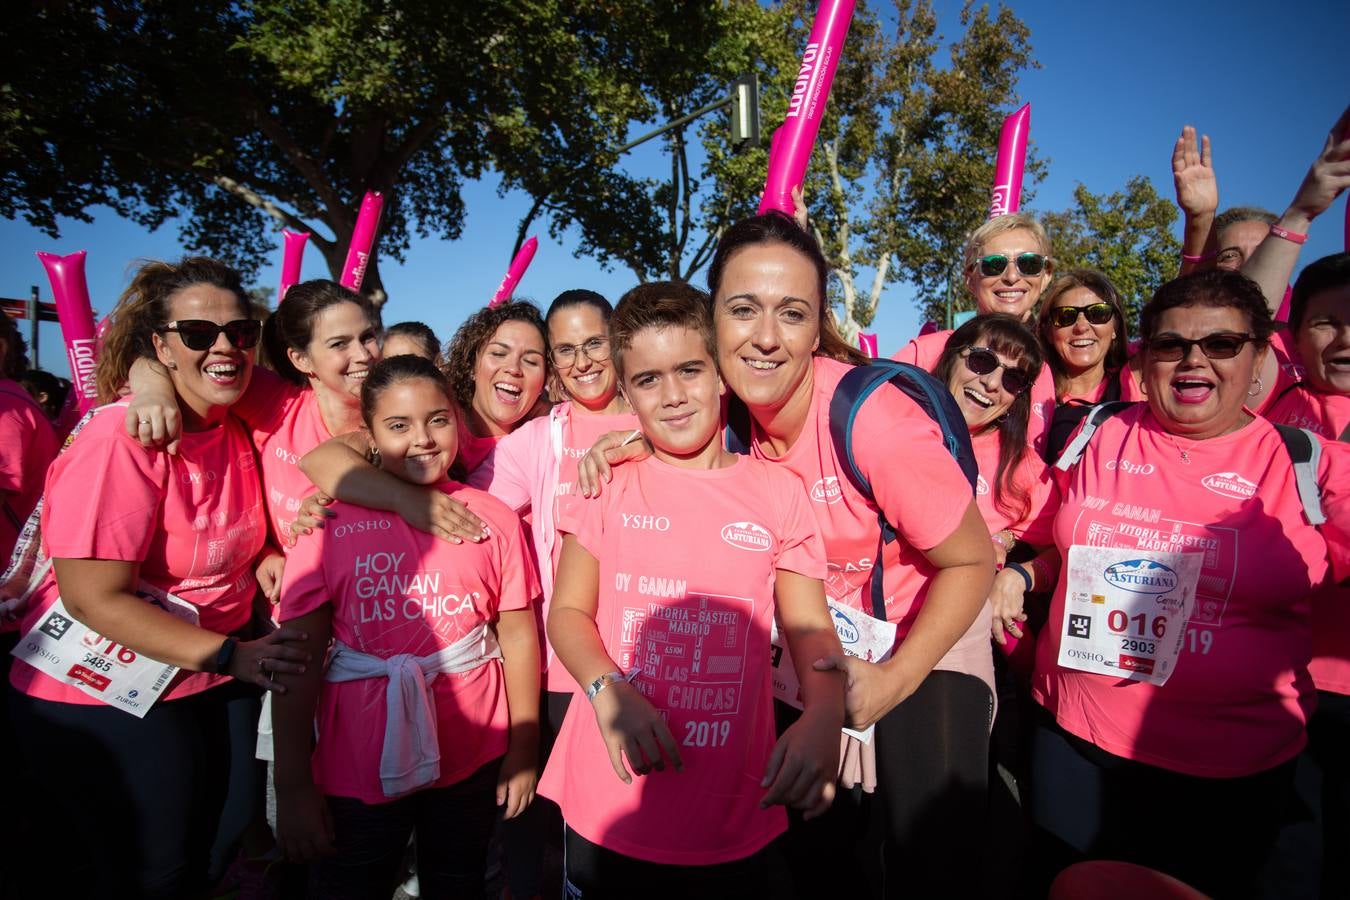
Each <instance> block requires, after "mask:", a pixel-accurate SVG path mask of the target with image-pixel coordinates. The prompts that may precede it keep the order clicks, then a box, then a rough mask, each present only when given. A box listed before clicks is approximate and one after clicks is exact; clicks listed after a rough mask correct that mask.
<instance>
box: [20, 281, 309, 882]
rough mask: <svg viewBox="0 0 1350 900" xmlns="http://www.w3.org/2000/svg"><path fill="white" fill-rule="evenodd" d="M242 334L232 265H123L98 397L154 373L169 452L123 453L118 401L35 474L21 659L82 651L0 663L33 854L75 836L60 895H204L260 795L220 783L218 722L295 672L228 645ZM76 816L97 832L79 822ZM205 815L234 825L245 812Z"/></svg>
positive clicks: (250, 499)
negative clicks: (39, 541) (35, 776)
mask: <svg viewBox="0 0 1350 900" xmlns="http://www.w3.org/2000/svg"><path fill="white" fill-rule="evenodd" d="M258 334H259V327H258V322H257V321H255V320H253V319H252V318H251V316H250V309H249V304H248V301H247V299H246V297H245V294H244V289H243V286H242V285H241V284H240V280H239V275H238V273H236V272H235V271H234V270H233V269H230V268H228V267H227V266H225V265H224V264H222V263H219V262H216V261H215V260H210V259H202V258H193V259H186V260H183V261H182V262H181V263H178V264H175V265H170V264H166V263H147V264H146V265H144V266H142V267H141V269H140V270H139V271H138V272H137V274H136V276H135V278H134V279H133V280H132V283H131V286H130V287H128V288H127V290H126V292H125V293H124V294H123V296H122V298H121V300H120V301H119V302H118V305H117V307H116V309H115V310H114V312H113V324H112V327H111V328H110V329H109V331H108V333H107V335H106V337H105V339H104V345H103V350H102V354H101V356H100V358H99V362H98V369H97V383H98V386H99V393H100V396H101V397H102V398H103V399H104V400H105V401H111V400H115V399H116V397H117V389H118V388H119V387H120V385H121V384H122V383H123V382H124V380H125V378H126V376H127V372H128V370H129V369H130V367H131V364H132V361H133V360H135V359H138V358H154V359H157V360H158V361H159V363H160V364H161V365H163V366H164V367H165V369H166V371H167V372H168V374H169V378H170V381H171V383H172V385H173V388H174V397H175V402H176V405H177V406H178V407H179V408H180V409H181V410H182V418H183V435H182V439H181V442H180V445H179V447H178V453H177V454H176V455H169V454H168V453H165V452H163V451H156V450H146V449H144V448H142V447H141V446H140V445H139V444H138V443H137V442H136V441H135V440H134V439H132V438H131V437H130V436H128V435H127V434H126V433H125V430H124V428H123V424H122V420H123V416H124V411H125V406H124V404H121V403H113V404H112V405H109V406H105V407H102V408H100V409H99V410H97V411H95V412H94V414H93V416H92V418H91V419H89V421H88V422H87V423H86V424H85V425H84V427H83V429H82V430H81V432H80V434H79V435H78V436H77V437H76V439H75V440H74V442H73V443H72V444H71V446H70V447H69V449H68V450H67V451H66V452H65V453H64V454H62V455H61V456H60V457H58V459H57V461H56V462H55V463H54V464H53V465H52V468H51V471H50V473H49V475H48V479H47V488H46V495H45V496H46V500H45V503H44V509H43V516H42V534H43V540H44V543H45V546H46V550H47V552H48V554H49V555H50V557H51V558H52V560H53V566H52V569H51V571H50V572H49V573H48V574H47V575H46V576H45V577H44V579H43V581H42V582H41V584H40V585H39V586H38V588H37V590H36V591H35V593H34V594H33V596H32V598H31V601H30V605H29V608H28V609H27V610H26V612H25V613H24V615H23V620H22V623H21V627H22V630H23V632H24V633H25V635H26V637H25V639H24V640H23V641H21V642H20V644H21V647H22V646H23V645H24V643H25V642H26V641H27V642H30V643H32V641H30V637H31V636H34V635H37V634H38V633H39V632H41V634H43V635H46V636H47V637H50V638H53V639H55V640H56V641H59V640H60V639H62V638H66V639H69V640H72V641H81V638H79V637H77V635H81V634H83V636H84V639H83V640H82V641H81V643H82V645H83V646H82V647H81V648H80V649H79V650H75V651H62V650H61V649H60V645H59V644H58V645H57V649H56V650H51V649H48V650H47V651H45V653H46V654H53V653H54V654H57V655H58V656H59V655H60V654H61V653H62V652H66V653H71V652H73V653H74V655H73V656H71V657H70V658H69V659H65V658H62V659H61V660H60V661H59V662H58V661H57V660H55V659H53V657H52V656H51V655H45V656H44V657H43V658H42V659H39V658H37V657H29V658H30V659H32V661H33V663H32V664H31V665H30V664H29V663H28V662H25V661H23V660H22V659H21V660H16V661H15V663H14V668H13V671H12V672H11V675H10V683H11V684H12V686H13V688H14V690H13V691H12V692H11V694H10V707H11V712H12V714H13V716H14V719H15V724H16V728H17V733H18V735H19V739H20V750H21V751H22V753H23V755H24V757H25V758H26V760H27V762H28V764H29V765H30V767H31V768H32V771H33V772H34V773H42V774H43V788H42V795H41V800H40V802H34V803H32V804H31V805H29V806H28V808H27V812H26V813H25V820H24V827H25V828H26V829H31V830H34V831H36V832H37V833H38V834H40V835H41V841H40V842H41V844H42V845H43V846H58V845H63V846H71V844H70V839H69V835H70V833H71V832H70V830H71V827H72V823H82V822H83V823H85V825H81V826H80V828H81V833H82V834H83V835H85V838H84V839H82V840H80V841H79V842H78V843H77V844H76V845H74V847H75V849H74V850H73V851H72V852H71V853H69V854H66V855H65V856H64V857H63V862H62V866H63V869H62V877H63V878H66V879H67V880H68V881H69V883H70V884H80V885H89V884H99V885H101V886H102V888H103V889H104V890H105V891H107V892H108V893H109V894H110V895H117V896H138V897H161V896H162V897H182V896H187V895H190V894H193V893H195V892H196V891H197V890H198V889H200V888H204V887H205V884H204V880H205V877H206V864H207V852H208V850H209V849H210V847H211V845H212V843H213V840H218V839H219V838H220V837H221V836H220V835H218V834H217V833H216V832H217V828H218V826H219V825H220V823H221V822H222V821H223V818H222V815H223V807H224V805H225V804H226V803H227V802H229V803H239V804H243V805H247V804H249V803H251V802H252V801H253V800H254V799H255V798H256V797H257V796H259V795H258V793H257V785H256V784H249V785H242V786H241V785H236V784H232V783H231V781H232V779H233V778H235V777H237V776H238V775H239V774H240V773H247V772H249V771H251V766H250V765H249V764H248V763H242V764H241V763H240V762H239V761H238V760H232V758H231V757H232V753H236V752H240V746H239V742H232V740H231V735H232V733H233V731H234V729H233V728H232V724H231V723H232V722H239V721H244V722H246V721H248V713H249V711H250V710H251V714H252V716H253V719H254V720H255V721H256V716H257V703H258V686H262V687H270V688H273V689H281V688H280V687H279V686H278V685H276V684H275V683H274V682H273V681H272V676H273V675H274V674H275V673H279V672H298V671H302V670H303V669H304V667H305V663H306V662H307V661H308V659H309V658H308V656H307V655H306V654H305V653H304V651H302V650H300V649H297V648H295V647H293V646H292V645H291V644H290V643H289V642H290V641H293V640H295V639H297V638H299V637H301V635H299V634H298V633H297V632H294V631H291V630H289V629H281V630H278V631H274V632H272V633H271V634H270V635H268V636H266V637H263V638H260V639H256V640H250V639H249V637H248V632H247V629H248V626H249V622H250V619H251V617H252V611H253V600H254V596H255V593H256V591H257V587H258V585H257V581H256V579H255V577H254V565H255V561H256V558H257V557H258V555H259V552H260V551H261V549H262V547H263V543H264V539H265V537H266V526H265V524H264V518H263V514H262V493H261V491H260V489H259V484H258V474H257V468H256V466H255V464H254V458H253V449H252V447H251V446H250V445H249V442H248V437H247V435H246V434H245V433H244V431H243V429H242V428H241V427H240V426H239V424H238V423H237V422H236V421H235V420H234V419H232V418H231V417H230V416H229V415H228V412H229V409H230V407H231V406H233V405H234V404H235V403H236V402H237V401H238V400H239V397H240V396H241V394H242V393H243V391H244V389H245V388H246V386H247V385H248V382H249V379H250V377H251V375H252V373H253V354H254V350H253V348H254V346H255V345H256V344H257V341H258ZM146 427H147V428H148V424H147V425H146ZM58 593H59V595H60V596H59V597H58ZM164 595H168V596H167V598H166V597H165V596H164ZM151 596H158V597H159V599H158V600H147V599H146V598H147V597H151ZM175 598H176V599H175ZM58 604H59V605H58ZM170 609H173V610H175V612H170V611H169V610H170ZM85 627H87V628H88V629H89V632H85V631H84V628H85ZM95 632H96V633H97V636H95V635H94V634H92V633H95ZM100 636H101V637H100ZM105 642H109V643H105ZM90 647H92V648H93V652H91V651H90V650H89V649H87V648H90ZM112 647H116V648H117V649H116V652H115V653H114V651H113V649H111V648H112ZM100 648H103V650H106V655H100V653H102V652H103V651H101V650H100ZM147 661H148V662H149V663H151V668H152V669H154V668H156V666H155V664H164V665H168V666H176V667H177V673H176V674H172V673H173V672H174V670H173V669H169V670H167V672H165V671H164V670H163V669H159V671H160V672H162V673H163V674H161V675H159V676H158V677H159V678H161V679H162V678H163V677H164V675H166V674H172V677H171V679H170V680H169V681H168V682H167V683H164V682H162V681H156V683H155V688H152V689H150V690H147V691H139V690H132V689H128V688H126V687H119V685H121V684H123V681H122V679H124V678H126V677H128V675H129V674H131V672H132V671H133V668H132V667H144V665H145V662H147ZM39 664H43V665H54V666H56V669H55V672H57V673H64V674H61V675H60V677H58V675H57V674H48V670H45V669H44V670H39V669H38V668H36V667H35V666H36V665H39ZM67 667H68V668H67ZM152 677H153V676H152ZM231 679H235V680H233V681H232V680H231ZM161 685H162V687H161ZM105 691H106V692H107V693H108V694H109V695H110V696H105V694H104V692H105ZM124 691H125V692H126V693H125V694H123V693H122V692H124ZM156 698H157V702H155V699H156ZM151 704H153V705H151ZM114 705H116V706H118V707H120V708H114ZM147 707H148V709H147ZM129 710H134V712H129ZM138 715H139V716H140V717H139V718H138V717H137V716H138ZM244 743H245V744H246V745H249V749H250V750H251V741H248V742H244ZM249 760H250V761H251V753H250V754H249ZM227 792H228V796H227ZM91 797H101V798H103V804H102V806H99V805H98V804H95V805H93V806H91V802H90V798H91ZM93 809H99V810H100V812H98V813H97V814H96V815H97V816H99V817H101V818H96V819H90V816H91V815H95V814H94V813H91V810H93ZM224 818H225V819H228V820H230V821H235V822H238V823H239V824H240V825H241V826H242V824H243V823H246V822H248V821H249V819H250V815H249V812H248V811H247V810H243V811H242V812H241V810H239V809H235V810H233V811H232V812H230V813H229V814H227V815H225V817H224ZM230 837H234V838H237V837H238V834H237V833H235V834H233V835H230ZM86 867H87V868H86ZM44 878H49V873H48V875H46V876H44Z"/></svg>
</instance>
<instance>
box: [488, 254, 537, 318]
mask: <svg viewBox="0 0 1350 900" xmlns="http://www.w3.org/2000/svg"><path fill="white" fill-rule="evenodd" d="M538 249H539V239H538V238H530V239H529V240H528V241H526V242H525V243H523V244H521V245H520V250H519V251H518V252H517V253H516V258H515V259H513V260H511V268H509V269H507V270H506V277H505V278H503V279H502V283H501V285H500V286H499V287H498V288H497V293H495V294H493V295H492V299H491V300H490V301H489V302H488V306H489V307H493V306H496V305H497V304H499V303H505V302H506V301H507V300H510V299H511V295H512V294H514V293H515V292H516V285H518V284H520V279H521V276H523V275H524V274H525V270H526V269H528V268H529V267H530V260H532V259H534V251H536V250H538Z"/></svg>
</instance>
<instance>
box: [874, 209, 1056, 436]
mask: <svg viewBox="0 0 1350 900" xmlns="http://www.w3.org/2000/svg"><path fill="white" fill-rule="evenodd" d="M1054 268H1055V261H1054V260H1053V259H1051V258H1050V238H1049V237H1048V236H1047V235H1046V233H1045V229H1044V228H1042V227H1041V224H1040V223H1039V222H1037V221H1036V220H1035V219H1034V218H1032V217H1031V216H1029V215H1027V214H1026V213H1012V214H1011V215H1006V216H999V217H997V218H994V219H990V220H989V221H988V222H985V223H984V224H983V225H981V226H980V227H979V228H976V229H975V231H974V232H972V233H971V235H970V239H969V240H968V241H966V249H965V253H964V254H963V263H962V271H963V272H964V273H965V278H966V288H967V289H968V290H969V291H970V293H971V295H972V296H973V297H974V298H975V311H976V312H977V313H978V314H979V315H987V314H989V313H1006V314H1007V315H1010V316H1012V317H1013V318H1015V319H1018V320H1019V321H1022V322H1028V323H1029V322H1030V321H1031V316H1032V310H1034V309H1035V308H1036V302H1037V301H1038V300H1040V298H1041V293H1042V292H1043V291H1045V289H1046V288H1047V287H1049V285H1050V279H1051V277H1052V276H1053V274H1054ZM951 334H952V333H951V331H935V332H933V333H931V334H925V335H920V336H919V337H916V338H914V339H913V340H911V341H910V342H909V343H908V344H906V345H905V346H904V347H903V348H901V350H900V352H899V353H897V354H895V359H897V360H899V361H900V362H907V363H912V364H914V365H916V366H919V367H920V368H923V369H927V370H928V371H930V372H931V371H933V366H934V365H935V364H936V363H937V359H938V357H939V356H941V355H942V350H943V348H944V347H945V346H946V344H947V339H948V338H949V337H951ZM1054 406H1055V385H1054V380H1053V379H1052V378H1051V375H1050V371H1049V370H1048V369H1042V371H1041V375H1040V377H1039V378H1038V379H1037V380H1036V382H1035V383H1034V384H1033V385H1032V389H1031V419H1030V423H1029V427H1028V429H1027V440H1028V441H1029V442H1030V443H1031V444H1032V445H1033V446H1035V447H1037V448H1038V449H1039V448H1040V446H1041V444H1042V443H1043V442H1042V437H1041V436H1042V435H1043V434H1044V433H1045V430H1046V427H1047V425H1048V424H1049V418H1050V415H1051V413H1052V412H1053V411H1054Z"/></svg>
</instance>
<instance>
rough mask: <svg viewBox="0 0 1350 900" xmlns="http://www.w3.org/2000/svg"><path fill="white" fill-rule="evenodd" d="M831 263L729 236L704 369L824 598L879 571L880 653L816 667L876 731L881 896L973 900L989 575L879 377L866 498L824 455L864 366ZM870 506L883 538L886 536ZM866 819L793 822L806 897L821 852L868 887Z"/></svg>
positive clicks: (988, 703) (958, 499)
mask: <svg viewBox="0 0 1350 900" xmlns="http://www.w3.org/2000/svg"><path fill="white" fill-rule="evenodd" d="M1009 264H1011V262H1010V263H1009ZM827 272H828V265H827V263H826V262H825V259H824V257H823V255H822V254H821V251H820V247H819V245H818V244H817V243H816V241H815V239H814V238H812V237H811V236H810V234H808V233H807V232H805V231H804V230H802V229H801V228H800V227H799V226H798V225H797V224H796V223H795V222H794V221H792V220H791V219H789V218H787V217H786V216H781V215H777V214H770V215H762V216H754V217H752V218H749V219H745V220H743V221H741V222H739V223H737V224H736V225H734V226H733V227H732V228H730V229H728V230H727V232H726V233H725V234H724V235H723V236H722V239H721V242H720V243H719V245H718V249H717V252H716V254H715V255H714V257H713V260H712V263H711V265H710V268H709V272H708V284H709V287H710V288H711V293H712V304H713V312H714V321H715V323H716V326H717V344H718V363H719V366H720V368H721V372H722V378H723V379H724V381H725V382H726V384H727V387H728V388H729V389H730V390H731V391H732V393H734V394H735V396H736V398H737V399H738V400H739V401H740V402H742V403H744V404H745V406H746V408H747V409H748V411H749V416H750V420H751V425H752V428H751V441H750V452H751V455H752V456H753V457H755V458H757V459H763V460H767V461H769V462H772V463H774V464H775V465H777V466H779V467H782V468H783V469H785V470H787V471H789V472H791V473H792V474H793V475H795V476H796V477H797V479H798V481H799V483H800V484H801V488H802V490H803V491H805V493H806V495H807V497H808V498H810V500H811V503H810V507H811V509H812V511H813V513H814V515H815V518H816V521H817V524H818V526H819V528H820V532H821V537H822V539H823V540H824V542H825V550H826V557H827V564H828V567H829V574H828V577H827V579H826V590H827V595H828V597H829V599H830V600H831V601H833V602H834V603H835V604H837V605H838V606H840V607H842V608H847V609H848V610H849V612H848V613H847V614H848V615H853V614H866V613H871V612H872V611H873V604H872V602H871V600H872V597H871V591H870V586H871V584H872V582H873V575H874V572H876V570H877V568H878V566H879V567H880V569H881V573H882V575H883V577H882V579H881V585H880V591H879V594H880V596H881V597H882V598H883V599H884V607H885V609H884V613H885V618H886V619H887V621H889V622H891V623H893V624H894V625H895V626H896V642H895V645H894V649H893V652H892V655H891V656H890V658H889V659H886V660H885V661H882V662H876V663H872V662H865V661H863V660H861V659H856V658H851V657H850V658H839V657H835V658H831V660H829V661H826V662H823V663H822V665H831V666H838V667H840V668H843V669H845V670H846V678H847V681H848V686H849V689H848V713H849V723H848V724H849V726H850V727H852V728H860V729H863V728H867V727H868V726H871V725H873V724H875V725H876V737H875V747H876V776H877V778H876V780H877V790H876V793H875V794H870V795H867V797H866V798H865V802H866V803H867V804H869V805H870V804H872V803H879V804H881V805H882V807H884V809H885V812H886V814H887V815H886V820H887V822H888V824H889V828H888V831H887V833H886V838H887V840H886V860H887V862H886V872H887V879H886V890H887V891H888V892H889V893H890V894H892V895H899V894H900V893H904V892H912V893H916V894H925V893H934V892H939V891H951V892H955V893H962V892H968V893H976V892H978V890H979V887H978V885H979V879H980V877H981V874H982V873H981V872H980V867H978V866H975V865H972V864H971V858H972V854H974V853H977V851H978V849H979V844H978V842H977V841H976V840H975V839H974V829H975V828H976V827H977V826H978V823H981V822H983V820H984V815H985V810H986V807H987V803H986V796H987V787H986V786H987V780H988V771H987V768H988V767H987V762H988V749H989V724H990V718H991V714H992V708H993V695H992V693H991V691H990V688H989V684H990V683H991V682H992V679H993V655H992V650H991V647H990V642H989V620H988V618H986V617H983V616H981V615H980V610H981V609H982V608H984V605H985V601H986V598H987V597H988V596H989V587H990V584H991V583H992V579H993V575H994V554H993V550H992V546H991V543H990V540H989V530H988V528H987V527H986V526H985V524H984V520H983V519H982V518H981V516H980V512H979V508H978V507H977V506H976V504H975V499H974V496H973V494H972V491H971V486H970V483H969V482H968V481H967V480H966V478H965V476H964V475H963V474H962V472H961V469H960V467H959V466H958V465H957V463H956V461H955V460H954V459H953V458H952V457H951V455H950V454H949V453H948V451H947V449H946V447H945V445H944V444H943V439H942V434H941V432H940V431H939V428H938V426H937V424H936V422H934V421H933V419H931V418H930V417H929V416H928V415H926V414H925V413H924V412H923V411H922V410H921V409H920V408H919V406H918V404H917V403H915V402H914V401H913V400H911V399H909V398H908V397H907V396H905V395H904V394H902V393H901V392H900V390H899V389H898V388H894V387H891V386H889V385H886V386H883V387H881V388H879V389H878V390H876V391H875V392H874V393H872V395H871V396H870V397H869V398H868V399H867V401H866V403H864V404H863V406H862V409H861V410H860V412H859V413H858V415H857V417H856V418H855V420H854V424H853V440H852V445H853V450H854V454H855V459H856V461H857V464H858V467H859V469H860V470H861V472H862V473H863V475H864V476H865V477H866V478H867V479H868V481H869V483H870V484H871V487H872V494H873V497H872V498H871V499H869V498H867V497H864V496H863V495H862V494H861V493H860V492H859V491H858V490H857V489H856V488H855V487H854V486H853V483H852V480H851V478H850V477H849V475H848V474H847V470H846V468H845V465H846V464H845V462H844V461H842V460H840V459H839V458H838V456H837V455H836V453H835V448H834V444H833V441H832V439H831V433H830V415H829V408H830V400H831V398H832V397H833V395H834V390H835V387H836V386H837V385H838V384H839V382H840V381H841V380H842V379H843V377H844V375H845V373H847V372H848V371H849V369H850V367H851V366H853V365H859V364H862V363H864V362H865V359H864V358H863V357H862V355H861V354H860V353H858V352H857V351H856V350H854V349H853V348H851V347H849V346H848V345H847V344H846V343H845V342H844V341H843V340H842V339H841V338H840V337H839V335H838V333H837V332H836V331H835V329H834V326H833V320H832V318H831V313H830V310H829V306H828V300H827V297H828V294H827V293H826V275H827ZM1014 281H1015V284H1020V283H1021V282H1020V280H1017V279H1015V280H1014ZM613 443H617V442H615V441H612V440H611V441H609V442H608V443H607V444H606V446H607V447H612V446H613ZM635 443H636V442H635ZM602 449H603V448H602ZM606 454H608V455H611V456H613V457H615V458H619V457H622V456H626V455H627V454H625V453H624V452H623V451H618V452H616V451H614V450H613V449H607V450H605V451H604V452H603V453H597V452H594V451H593V452H592V453H591V454H590V455H589V456H588V457H587V462H588V463H592V464H598V462H599V461H600V458H603V457H604V456H605V455H606ZM597 468H598V466H597ZM589 481H590V480H589V479H588V483H587V487H588V488H591V489H592V490H594V485H592V484H590V483H589ZM879 513H880V514H884V515H885V519H886V521H887V522H888V523H890V525H891V526H892V527H893V528H894V530H895V532H896V538H897V539H896V540H893V541H888V542H886V543H885V544H884V545H882V542H881V526H880V523H879V521H878V514H879ZM879 550H880V558H878V551H879ZM855 611H856V612H855ZM858 792H859V793H861V788H859V789H858ZM934 810H940V812H937V813H935V812H934ZM864 821H865V817H864V816H863V815H862V814H861V813H860V811H859V807H858V799H857V798H855V797H853V796H852V795H851V794H850V792H848V791H845V792H841V799H839V800H838V801H836V803H835V805H834V807H833V809H832V810H831V811H830V813H828V814H827V815H825V816H823V817H821V818H820V819H818V820H814V821H812V822H807V823H802V822H801V821H800V820H794V821H793V822H792V826H791V827H790V828H789V831H788V845H789V851H788V857H789V862H790V864H792V866H793V878H794V880H795V881H797V882H798V883H799V884H800V885H801V886H802V890H803V891H804V892H805V893H806V894H807V895H810V896H817V895H820V896H824V895H826V894H830V893H833V892H835V891H837V890H838V883H837V881H836V880H835V879H836V875H837V873H838V871H839V870H838V868H837V867H836V866H834V865H822V864H821V860H834V861H838V862H839V864H840V865H844V866H853V865H855V864H856V865H857V866H858V867H859V869H858V870H859V871H860V872H862V873H863V877H864V878H866V879H867V881H868V882H870V883H879V882H880V880H881V872H880V871H878V861H879V856H880V854H877V853H868V852H867V851H866V850H865V848H864V842H865V836H864V831H865V829H864V828H863V824H864ZM855 857H857V858H856V859H855ZM963 888H969V890H968V891H963Z"/></svg>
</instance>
